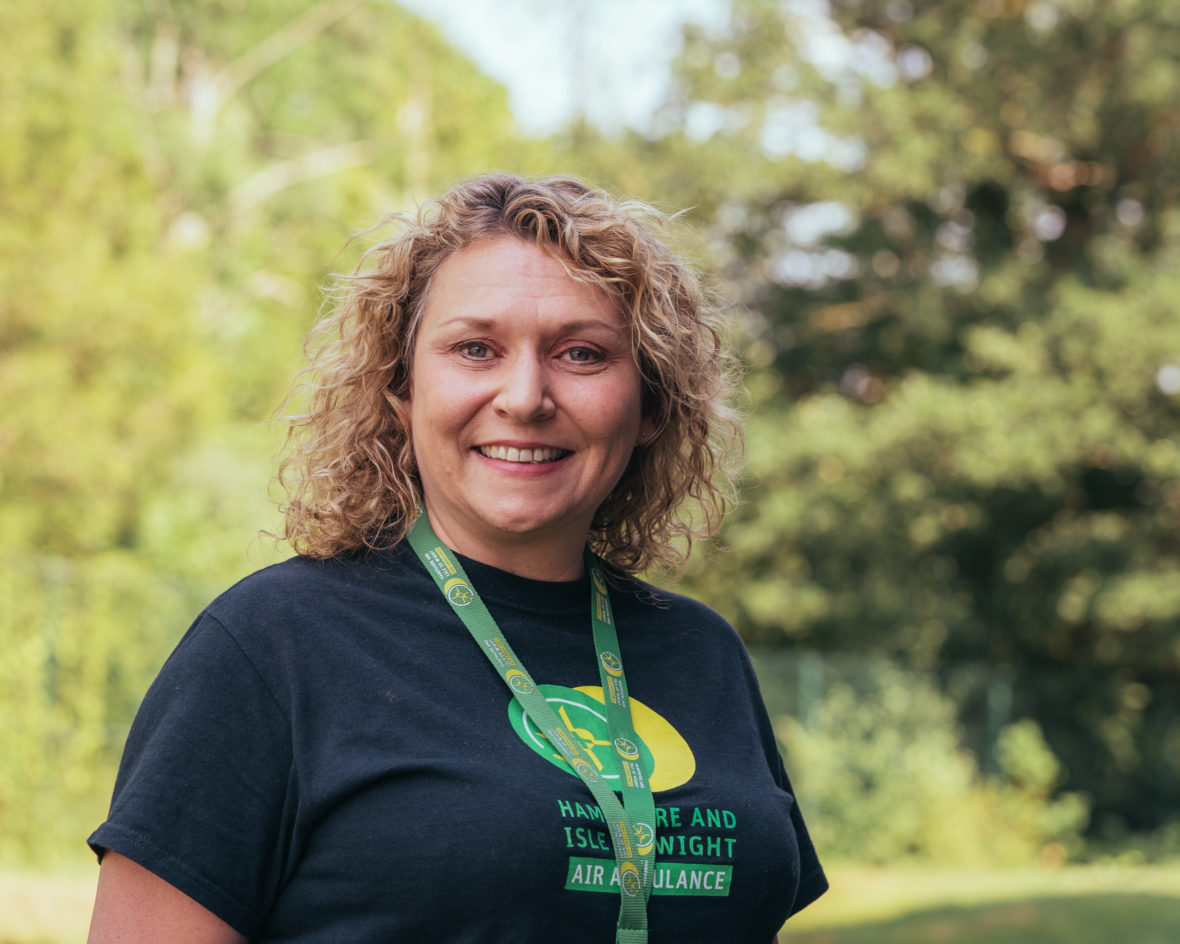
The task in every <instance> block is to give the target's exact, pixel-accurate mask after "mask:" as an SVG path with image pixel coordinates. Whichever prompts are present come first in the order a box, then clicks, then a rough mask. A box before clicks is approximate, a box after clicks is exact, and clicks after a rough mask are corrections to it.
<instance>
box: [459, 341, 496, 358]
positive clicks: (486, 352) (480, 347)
mask: <svg viewBox="0 0 1180 944" xmlns="http://www.w3.org/2000/svg"><path fill="white" fill-rule="evenodd" d="M459 353H460V354H462V355H463V356H464V357H470V358H471V359H472V360H477V361H482V360H484V359H486V358H488V357H490V356H491V354H492V349H491V348H490V347H488V346H487V345H486V344H484V342H483V341H465V342H464V343H463V344H460V345H459Z"/></svg>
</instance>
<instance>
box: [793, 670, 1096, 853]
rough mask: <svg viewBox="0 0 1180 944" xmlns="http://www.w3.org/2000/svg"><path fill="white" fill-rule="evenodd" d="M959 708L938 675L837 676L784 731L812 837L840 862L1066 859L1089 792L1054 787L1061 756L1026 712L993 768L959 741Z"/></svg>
mask: <svg viewBox="0 0 1180 944" xmlns="http://www.w3.org/2000/svg"><path fill="white" fill-rule="evenodd" d="M956 715H957V706H956V704H955V703H954V702H953V701H952V700H951V699H950V698H948V697H947V696H946V695H944V694H942V693H941V692H940V691H939V690H938V688H937V687H936V686H935V685H934V684H933V683H932V681H931V680H930V679H928V678H926V677H924V676H923V675H921V674H918V673H913V672H910V673H906V672H902V671H900V670H898V669H897V668H896V667H893V666H890V665H889V664H888V663H884V664H882V665H879V666H878V667H877V668H876V670H875V671H874V672H873V673H872V674H871V678H870V679H868V680H863V679H862V680H861V681H860V683H859V684H858V685H857V686H856V687H855V688H853V687H852V686H850V685H847V684H843V683H837V684H834V685H831V686H830V687H829V688H828V691H827V693H826V694H825V696H824V698H823V699H822V701H821V703H820V704H819V705H818V706H817V708H816V710H815V711H814V713H812V714H811V715H810V717H809V719H808V721H807V723H801V722H800V721H798V720H797V719H795V718H793V717H790V716H784V717H782V718H781V720H780V722H779V734H780V736H781V737H782V739H783V742H784V744H785V746H786V751H787V758H788V760H789V763H790V766H791V769H792V770H793V771H795V775H794V776H795V781H796V783H795V786H796V787H797V788H798V791H799V794H800V796H802V797H805V798H807V804H808V805H807V813H808V817H809V822H813V823H814V826H813V831H814V833H815V836H814V839H815V841H816V844H817V846H818V847H819V848H821V849H823V850H824V852H825V854H826V855H828V856H830V857H831V858H833V859H836V860H841V859H842V860H846V861H855V862H862V863H871V864H879V865H896V864H898V863H899V862H904V861H906V860H920V861H926V862H939V863H943V864H946V865H958V866H981V865H992V866H994V865H1018V864H1026V863H1028V862H1031V861H1036V860H1038V859H1040V860H1042V861H1044V862H1047V863H1049V864H1054V865H1055V864H1060V863H1061V862H1063V861H1065V860H1066V859H1067V858H1068V857H1069V856H1070V855H1071V854H1076V853H1077V852H1078V851H1079V849H1080V847H1081V841H1080V837H1081V832H1082V830H1083V829H1084V828H1085V826H1086V825H1087V822H1088V820H1089V809H1088V804H1087V802H1086V800H1085V799H1084V798H1083V797H1081V796H1080V795H1078V794H1076V793H1066V794H1063V795H1059V796H1055V795H1054V794H1055V790H1056V788H1057V787H1058V786H1059V784H1060V782H1061V775H1062V769H1061V765H1060V764H1059V762H1058V761H1057V758H1056V757H1054V755H1053V752H1052V751H1051V750H1050V749H1049V747H1048V746H1047V745H1046V743H1045V740H1044V737H1043V736H1042V734H1041V730H1040V727H1039V726H1038V725H1037V723H1036V722H1035V721H1032V720H1031V719H1025V720H1022V721H1017V722H1015V723H1013V724H1011V725H1008V726H1006V727H1005V728H1004V729H1003V730H1002V731H1001V732H1000V734H999V738H998V755H999V761H1000V763H999V771H998V772H997V775H995V776H992V777H989V778H984V777H983V775H982V772H981V770H980V768H979V765H978V762H977V760H976V758H975V756H974V755H973V754H971V753H970V752H969V751H966V750H964V749H963V747H962V744H963V740H964V738H963V734H962V732H961V731H960V730H959V727H958V722H957V717H956Z"/></svg>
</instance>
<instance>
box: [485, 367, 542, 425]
mask: <svg viewBox="0 0 1180 944" xmlns="http://www.w3.org/2000/svg"><path fill="white" fill-rule="evenodd" d="M497 379H498V380H499V389H498V390H497V391H496V397H495V400H494V401H493V406H494V407H495V409H496V412H497V413H499V414H500V415H501V416H505V417H509V418H511V419H514V420H516V421H517V422H520V423H535V422H537V421H538V420H544V419H548V418H549V417H551V416H552V415H553V414H554V412H555V411H556V409H557V405H556V403H555V402H554V400H553V393H552V391H551V390H550V388H549V376H548V372H547V371H546V370H545V365H544V364H543V363H541V361H540V360H539V359H538V358H535V357H531V356H521V357H517V358H513V359H512V360H511V361H509V362H508V363H507V364H505V365H504V366H503V367H501V369H500V371H499V377H498V378H497Z"/></svg>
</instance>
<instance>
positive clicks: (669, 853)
mask: <svg viewBox="0 0 1180 944" xmlns="http://www.w3.org/2000/svg"><path fill="white" fill-rule="evenodd" d="M463 564H464V567H465V568H466V569H467V571H468V574H469V576H470V577H471V580H472V582H473V584H474V585H475V587H476V589H477V591H478V592H479V593H480V595H481V596H482V597H483V599H484V600H485V602H486V603H487V605H488V608H489V610H490V611H491V613H492V615H493V616H494V617H495V618H496V620H497V622H498V623H499V625H500V627H501V630H502V631H503V633H504V634H505V636H506V638H507V639H508V641H509V643H510V644H511V645H512V647H513V649H514V650H515V651H516V653H517V655H518V656H519V657H520V659H521V661H522V662H523V663H524V665H525V666H526V667H527V668H528V669H529V671H530V673H531V674H532V675H533V677H534V678H535V679H536V680H537V682H538V683H539V684H540V685H541V686H542V689H543V690H544V691H545V692H546V695H547V697H548V698H549V699H550V701H551V702H552V703H553V705H554V707H555V708H556V709H557V710H558V714H559V716H561V717H562V719H563V720H564V721H565V722H566V724H567V725H568V726H569V728H570V730H571V731H572V732H573V734H574V735H575V736H576V737H577V738H578V739H579V740H580V741H581V742H582V743H583V744H584V745H585V746H586V747H587V749H588V750H589V751H590V752H591V753H592V755H594V756H595V757H596V758H598V759H600V760H601V761H602V764H603V774H604V775H605V776H607V777H608V778H609V777H612V776H617V771H616V770H615V769H614V760H613V752H612V751H609V750H607V749H606V748H607V747H608V746H609V739H608V738H607V736H606V733H605V732H606V724H605V720H604V717H603V715H604V712H603V711H602V704H601V689H600V688H599V678H598V670H597V663H596V658H595V655H596V653H595V649H594V645H593V642H592V638H591V628H590V617H589V601H590V588H589V583H588V581H587V580H585V579H583V580H580V581H573V582H565V583H550V582H542V581H535V580H529V579H526V578H522V577H517V576H515V575H512V574H508V573H505V572H503V571H499V570H496V569H494V568H491V567H487V566H484V565H481V564H478V563H475V562H473V561H468V560H466V559H463ZM611 602H612V604H613V607H614V611H615V618H616V623H617V625H618V633H619V645H620V648H621V650H622V653H621V654H622V657H623V661H624V664H625V667H626V672H627V682H628V686H629V688H630V692H631V695H632V702H633V717H634V720H635V725H636V732H637V734H638V735H639V737H640V739H641V741H642V742H643V743H642V745H641V749H642V751H643V759H644V762H645V764H647V765H648V767H649V769H650V771H651V774H650V779H651V782H652V786H653V789H654V793H655V800H656V807H657V827H658V836H657V853H656V856H657V870H656V877H655V889H654V892H653V894H652V897H651V901H650V904H649V906H648V916H649V924H650V928H651V930H650V941H651V944H672V942H676V944H688V942H693V941H699V942H708V944H716V942H718V941H727V942H729V941H733V942H745V941H749V942H757V944H766V942H768V941H770V939H771V938H772V936H773V935H774V934H775V932H776V931H777V930H778V928H779V926H780V925H781V923H782V922H783V921H784V920H785V919H786V918H787V916H788V915H789V914H792V913H794V912H795V911H797V910H798V909H799V908H801V907H803V906H804V905H806V904H807V903H809V902H811V901H813V900H814V899H815V898H817V897H818V896H819V895H820V894H821V893H822V892H823V891H824V889H825V888H826V887H827V882H826V880H825V878H824V876H823V872H822V870H821V869H820V866H819V862H818V860H817V858H816V855H815V851H814V849H813V848H812V845H811V842H810V840H809V839H808V836H807V831H806V829H805V827H804V825H803V820H802V817H801V816H800V813H799V808H798V806H797V805H796V803H795V800H794V797H793V796H792V793H791V787H790V783H789V782H788V780H787V776H786V773H785V772H784V770H783V766H782V762H781V761H780V759H779V755H778V752H777V749H776V746H775V741H774V736H773V734H772V731H771V728H770V724H769V722H768V720H767V717H766V712H765V709H764V708H763V706H762V702H761V698H760V696H759V694H758V688H757V683H756V681H755V679H754V675H753V673H752V671H751V669H750V665H749V661H748V659H747V657H746V653H745V649H744V647H743V645H742V643H741V641H740V640H739V639H738V637H737V635H736V634H735V633H734V631H733V629H732V628H731V627H730V626H729V625H728V624H727V623H726V622H725V621H724V620H722V619H721V618H720V617H719V616H718V615H717V614H715V613H714V612H712V611H711V610H709V609H708V608H707V607H704V606H702V605H700V604H698V603H696V602H694V601H692V600H689V599H687V598H685V597H682V596H677V595H675V594H671V593H667V592H665V591H661V590H655V589H653V588H651V587H648V586H647V585H645V584H641V583H638V582H635V581H631V580H627V579H624V578H620V580H619V587H618V588H616V589H613V590H612V593H611ZM90 843H91V845H92V846H93V847H94V848H95V850H96V851H98V852H99V853H100V855H101V851H102V850H104V849H113V850H115V851H117V852H119V853H121V854H123V855H125V856H127V857H128V858H130V859H133V860H135V861H136V862H138V863H140V864H141V865H143V866H145V867H146V868H148V869H150V870H151V871H152V872H154V873H155V874H157V875H158V876H160V877H161V878H163V879H165V880H166V881H168V882H169V883H171V884H172V885H174V886H175V887H177V888H179V889H180V890H181V891H183V892H185V893H186V894H188V895H189V896H191V897H192V898H194V899H195V900H196V901H198V902H199V903H200V904H202V905H204V906H205V907H206V908H208V909H209V910H210V911H212V912H213V913H214V914H216V915H218V916H219V917H220V918H222V919H223V920H224V921H226V922H227V923H228V924H230V925H231V926H233V927H234V928H235V929H237V930H238V931H240V932H241V933H243V934H245V935H246V936H248V937H250V938H251V939H252V940H255V941H264V942H291V944H295V942H299V944H311V942H315V944H329V942H340V944H369V942H372V944H391V942H402V941H406V942H411V941H448V942H493V941H495V942H499V941H513V942H521V944H525V942H537V944H541V942H544V944H550V942H553V941H563V942H570V944H578V942H586V944H591V942H593V944H602V942H607V941H612V940H613V939H614V928H615V924H616V920H617V917H618V909H619V895H618V884H617V882H618V876H617V873H615V872H614V859H613V856H612V852H611V846H610V840H609V838H608V836H607V831H606V828H605V824H604V822H603V819H602V815H601V813H600V812H599V810H598V807H597V805H596V804H595V802H594V800H593V798H592V796H591V794H590V792H589V791H588V790H587V789H586V787H585V786H584V785H583V784H582V782H581V781H580V780H579V779H578V778H577V777H576V776H575V775H574V774H573V772H572V771H571V770H570V769H569V768H568V766H566V765H565V763H564V761H562V760H561V759H560V757H558V756H557V755H556V754H555V752H553V751H552V750H550V749H549V747H548V745H547V743H546V742H545V740H544V739H543V738H542V737H540V735H539V734H538V733H537V731H536V729H535V728H534V727H533V726H532V724H531V722H529V721H528V720H527V719H526V718H524V717H522V715H521V713H520V711H519V708H517V707H516V703H515V701H514V700H513V699H512V698H511V696H510V694H509V692H508V689H507V688H506V687H505V685H504V683H503V682H502V680H501V679H500V677H499V675H498V674H497V672H496V671H495V669H494V668H493V667H492V666H491V665H490V664H489V663H488V661H487V659H486V657H485V656H484V655H483V653H482V652H481V651H480V649H479V647H478V646H477V645H476V644H475V642H474V641H473V640H472V639H471V637H470V635H469V634H468V631H467V629H466V628H465V627H464V626H463V624H462V623H461V622H460V621H459V620H458V619H457V618H456V617H455V615H454V614H453V613H452V612H451V610H450V608H449V606H448V605H447V604H446V601H445V600H444V599H443V598H442V595H441V594H440V593H439V591H438V589H437V588H436V587H435V585H434V583H433V581H432V580H431V578H430V577H429V575H428V574H427V573H426V571H425V569H424V568H423V567H422V565H421V564H420V563H419V561H418V559H417V558H416V557H415V556H414V554H413V553H412V551H410V550H409V548H408V547H406V546H405V545H402V546H399V547H398V548H395V549H393V550H391V551H389V552H386V553H384V554H379V555H373V556H369V557H365V558H342V559H334V560H329V561H312V560H308V559H304V558H294V559H292V560H289V561H286V562H285V563H282V564H278V565H276V566H274V567H270V568H267V569H266V570H263V571H260V572H259V573H257V574H254V575H253V576H251V577H248V578H247V579H246V580H244V581H242V582H241V583H239V584H238V585H237V586H235V587H234V588H232V589H231V590H229V591H228V592H227V593H225V594H224V595H222V596H221V597H220V598H218V599H217V600H216V601H215V602H214V603H213V604H212V605H210V606H209V608H208V609H207V610H206V611H205V612H204V613H202V614H201V616H200V617H199V618H198V619H197V621H196V622H195V623H194V624H193V626H192V627H191V628H190V629H189V631H188V633H187V634H186V635H185V636H184V638H183V639H182V640H181V642H180V644H179V645H178V646H177V648H176V650H175V652H174V653H173V654H172V656H171V657H170V658H169V659H168V661H167V663H166V664H165V665H164V667H163V669H162V670H161V671H160V674H159V676H158V678H157V679H156V680H155V682H154V683H153V685H152V687H151V689H150V690H149V692H148V694H147V696H146V698H145V699H144V703H143V706H142V707H141V708H140V711H139V714H138V716H137V717H136V720H135V723H134V725H133V727H132V730H131V734H130V737H129V738H128V742H127V748H126V751H125V754H124V757H123V762H122V765H121V767H120V769H119V774H118V779H117V781H116V784H115V792H114V799H113V801H112V805H111V812H110V817H109V819H108V820H107V822H106V823H104V824H103V825H102V826H100V827H99V829H98V830H97V831H96V832H95V833H94V834H93V835H92V836H91V837H90Z"/></svg>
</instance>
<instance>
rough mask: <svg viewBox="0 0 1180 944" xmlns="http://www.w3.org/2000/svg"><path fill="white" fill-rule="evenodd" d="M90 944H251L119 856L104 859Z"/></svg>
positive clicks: (222, 922)
mask: <svg viewBox="0 0 1180 944" xmlns="http://www.w3.org/2000/svg"><path fill="white" fill-rule="evenodd" d="M86 940H87V944H246V938H245V937H243V936H242V935H240V934H238V932H237V931H235V930H234V929H233V928H231V927H230V926H229V925H228V924H226V923H225V922H224V921H222V920H221V919H220V918H218V917H217V916H216V915H215V914H213V912H211V911H208V910H206V909H205V908H203V907H202V906H201V905H198V904H197V903H196V902H195V901H193V900H192V899H191V898H189V897H188V895H186V894H184V892H182V891H179V890H178V889H176V888H173V887H172V886H171V885H169V884H168V883H167V882H165V881H164V880H163V879H162V878H160V877H159V876H157V875H155V874H154V873H152V872H149V871H148V870H147V869H145V868H144V867H143V866H141V865H138V864H137V863H135V862H133V861H131V859H128V858H126V857H125V856H121V855H119V854H118V853H117V852H107V853H106V854H105V855H104V856H103V857H102V868H100V869H99V872H98V894H97V895H96V896H95V900H94V915H93V916H92V917H91V919H90V936H89V937H88V938H87V939H86Z"/></svg>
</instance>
